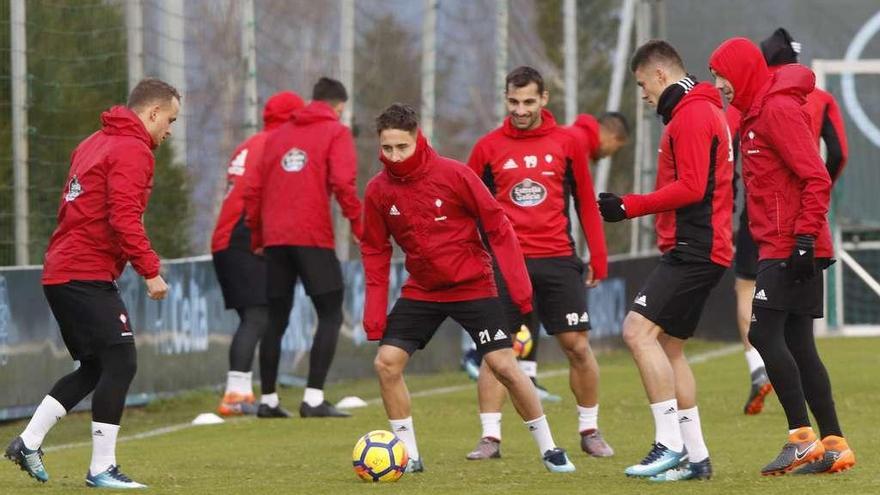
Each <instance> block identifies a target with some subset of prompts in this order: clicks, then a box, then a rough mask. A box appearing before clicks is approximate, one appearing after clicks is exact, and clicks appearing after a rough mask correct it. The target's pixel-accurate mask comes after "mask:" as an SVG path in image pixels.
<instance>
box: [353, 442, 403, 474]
mask: <svg viewBox="0 0 880 495" xmlns="http://www.w3.org/2000/svg"><path fill="white" fill-rule="evenodd" d="M351 460H352V465H353V466H354V472H355V473H356V474H357V475H358V477H359V478H360V479H362V480H364V481H397V480H399V479H400V477H401V476H403V473H404V471H405V470H406V463H407V462H408V461H409V456H408V455H407V453H406V446H404V444H403V441H402V440H401V439H399V438H397V435H395V434H394V433H391V432H390V431H385V430H374V431H371V432H369V433H367V434H366V435H364V436H362V437H361V438H360V439H359V440H358V441H357V443H356V444H355V445H354V451H353V452H352V454H351Z"/></svg>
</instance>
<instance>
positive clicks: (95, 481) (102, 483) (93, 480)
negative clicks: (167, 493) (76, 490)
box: [86, 465, 147, 490]
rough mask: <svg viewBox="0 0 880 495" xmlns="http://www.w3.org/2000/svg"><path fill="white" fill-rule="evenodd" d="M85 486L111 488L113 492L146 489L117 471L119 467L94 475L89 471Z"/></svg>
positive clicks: (111, 467) (112, 467)
mask: <svg viewBox="0 0 880 495" xmlns="http://www.w3.org/2000/svg"><path fill="white" fill-rule="evenodd" d="M86 486H87V487H89V488H112V489H114V490H118V489H132V488H146V487H147V485H143V484H141V483H138V482H137V481H134V480H132V479H131V478H129V477H128V476H126V475H124V474H122V471H120V470H119V465H116V466H110V467H109V468H107V470H106V471H104V472H102V473H98V474H95V475H93V474H92V472H91V471H89V473H88V474H86Z"/></svg>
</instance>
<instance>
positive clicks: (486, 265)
mask: <svg viewBox="0 0 880 495" xmlns="http://www.w3.org/2000/svg"><path fill="white" fill-rule="evenodd" d="M380 160H381V161H382V162H383V163H384V164H385V170H383V171H382V172H379V173H378V174H377V175H376V176H375V177H373V179H372V180H370V183H369V184H368V185H367V191H366V195H365V198H364V201H365V203H366V207H365V213H364V218H365V219H364V227H365V228H364V237H363V239H361V255H362V258H363V262H364V272H365V276H366V285H367V288H366V303H365V306H364V329H365V330H366V332H367V336H368V338H369V339H370V340H378V339H379V338H381V336H382V334H383V333H384V331H385V322H386V312H387V308H388V270H389V267H390V262H391V252H392V248H391V243H390V242H389V236H390V237H393V238H394V240H395V242H397V244H398V245H399V246H400V247H401V249H403V252H404V253H405V254H406V262H405V266H406V270H407V272H409V279H408V280H407V281H406V284H405V285H404V286H403V290H402V296H403V297H405V298H407V299H415V300H419V301H434V302H451V301H464V300H472V299H482V298H487V297H496V296H497V295H498V290H497V288H496V287H495V280H494V277H493V271H492V257H491V256H490V254H489V253H488V252H487V251H486V247H485V245H484V244H483V241H482V239H481V238H480V232H479V229H478V223H479V225H480V226H481V227H482V228H483V231H484V232H485V234H486V238H487V240H488V242H489V245H490V246H491V247H492V251H493V253H494V254H495V257H496V259H497V261H498V266H499V267H500V269H501V274H502V276H503V277H504V281H505V282H506V283H507V286H508V287H509V290H510V294H511V299H512V300H513V302H514V303H515V304H516V305H517V306H518V307H519V309H520V311H521V312H522V313H523V314H526V313H529V312H531V311H532V284H531V282H530V280H529V275H528V272H527V271H526V266H525V261H524V258H523V254H522V251H520V247H519V243H518V242H517V240H516V234H515V233H514V231H513V227H512V226H511V225H510V222H509V221H508V220H507V217H506V216H505V215H504V210H503V209H502V208H501V206H500V205H499V204H498V203H497V202H496V201H495V200H494V199H493V198H492V195H491V194H490V193H489V191H488V190H486V187H485V186H484V185H483V184H482V183H481V182H480V179H479V177H477V176H476V175H474V174H473V173H472V172H471V171H470V170H468V169H467V167H465V166H463V164H461V163H459V162H457V161H455V160H451V159H449V158H445V157H442V156H440V155H438V154H437V153H436V152H435V151H434V150H433V149H432V148H431V147H430V146H428V145H427V143H426V142H425V138H424V137H423V136H422V135H421V134H419V137H418V143H417V147H416V152H415V154H414V155H413V156H411V157H410V158H408V159H406V160H404V161H403V162H399V163H393V162H390V161H388V160H386V159H384V157H382V156H381V154H380Z"/></svg>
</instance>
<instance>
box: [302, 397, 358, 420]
mask: <svg viewBox="0 0 880 495" xmlns="http://www.w3.org/2000/svg"><path fill="white" fill-rule="evenodd" d="M299 416H300V417H301V418H348V417H350V416H351V414H349V413H347V412H345V411H340V410H339V409H336V407H335V406H334V405H333V404H331V403H329V402H327V401H326V400H325V401H324V402H322V403H320V404H318V405H317V406H310V405H308V404H307V403H305V402H303V403H301V404H300V405H299Z"/></svg>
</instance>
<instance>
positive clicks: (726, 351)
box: [43, 344, 742, 452]
mask: <svg viewBox="0 0 880 495" xmlns="http://www.w3.org/2000/svg"><path fill="white" fill-rule="evenodd" d="M741 349H742V345H741V344H731V345H728V346H724V347H722V348H720V349H715V350H711V351H706V352H701V353H699V354H695V355H693V356H691V357H689V358H688V362H690V363H691V364H699V363H705V362H707V361H711V360H713V359H717V358H720V357H724V356H727V355H730V354H734V353H735V352H737V351H739V350H741ZM566 374H568V370H567V369H558V370H553V371H542V372H541V373H538V376H539V377H541V378H544V377H551V376H560V375H566ZM473 388H474V384H473V383H467V384H464V385H451V386H448V387H437V388H431V389H428V390H421V391H418V392H413V393H411V394H410V396H411V397H414V398H415V397H432V396H435V395H445V394H453V393H455V392H463V391H465V390H471V389H473ZM366 402H367V404H369V405H371V406H375V405H381V404H382V398H381V397H377V398H374V399H370V400H368V401H366ZM249 419H252V418H249ZM241 420H245V421H247V420H248V419H244V418H240V419H239V418H236V419H233V420H232V421H241ZM226 421H229V420H228V419H227V420H226ZM196 426H199V425H194V424H192V423H179V424H176V425H170V426H163V427H162V428H156V429H153V430H149V431H145V432H141V433H137V434H135V435H129V436H124V437H119V439H118V440H117V441H118V442H130V441H132V440H142V439H144V438H151V437H158V436H161V435H167V434H169V433H174V432H177V431H181V430H186V429H189V428H193V427H196ZM91 445H92V442H91V441H85V442H73V443H65V444H61V445H55V446H52V447H46V448H45V449H43V451H44V452H56V451H59V450H67V449H74V448H78V447H90V446H91Z"/></svg>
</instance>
